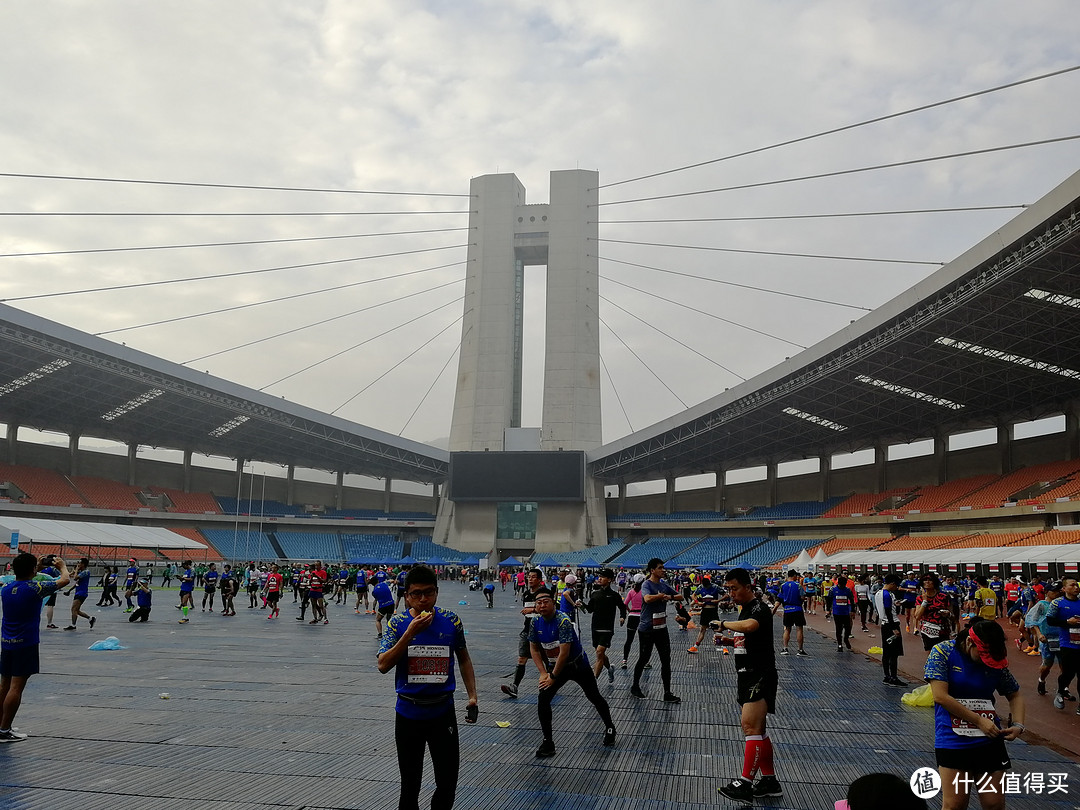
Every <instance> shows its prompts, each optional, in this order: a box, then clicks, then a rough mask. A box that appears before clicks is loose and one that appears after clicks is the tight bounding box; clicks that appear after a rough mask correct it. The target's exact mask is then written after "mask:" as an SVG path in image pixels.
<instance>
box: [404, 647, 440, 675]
mask: <svg viewBox="0 0 1080 810" xmlns="http://www.w3.org/2000/svg"><path fill="white" fill-rule="evenodd" d="M408 666H409V683H446V681H447V680H448V679H449V677H450V647H448V646H447V645H445V644H415V645H411V646H410V647H409V665H408Z"/></svg>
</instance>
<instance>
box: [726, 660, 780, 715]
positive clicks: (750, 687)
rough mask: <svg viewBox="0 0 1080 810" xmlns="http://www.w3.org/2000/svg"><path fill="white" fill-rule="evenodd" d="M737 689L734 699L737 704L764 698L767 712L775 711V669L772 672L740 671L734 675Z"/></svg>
mask: <svg viewBox="0 0 1080 810" xmlns="http://www.w3.org/2000/svg"><path fill="white" fill-rule="evenodd" d="M736 682H737V685H738V691H737V692H736V695H737V696H736V700H738V702H739V705H742V704H743V703H756V702H757V701H759V700H764V701H765V705H766V706H767V707H768V711H769V714H775V713H776V684H777V677H776V671H775V670H774V671H772V672H753V671H751V672H740V673H738V674H737V675H736Z"/></svg>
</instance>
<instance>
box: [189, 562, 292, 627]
mask: <svg viewBox="0 0 1080 810" xmlns="http://www.w3.org/2000/svg"><path fill="white" fill-rule="evenodd" d="M207 576H209V574H207ZM284 586H285V577H283V576H282V575H281V574H280V573H279V572H278V564H277V563H273V564H271V566H270V573H269V574H268V575H267V577H266V604H267V605H269V606H270V615H269V616H267V617H266V618H267V619H276V618H278V617H279V616H280V615H281V608H279V607H278V601H279V600H280V599H281V592H282V590H283V589H284Z"/></svg>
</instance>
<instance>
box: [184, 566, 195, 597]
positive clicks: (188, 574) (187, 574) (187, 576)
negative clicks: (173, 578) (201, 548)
mask: <svg viewBox="0 0 1080 810" xmlns="http://www.w3.org/2000/svg"><path fill="white" fill-rule="evenodd" d="M193 590H195V572H194V571H192V570H191V569H190V568H185V569H184V572H183V573H182V574H180V592H181V593H191V591H193Z"/></svg>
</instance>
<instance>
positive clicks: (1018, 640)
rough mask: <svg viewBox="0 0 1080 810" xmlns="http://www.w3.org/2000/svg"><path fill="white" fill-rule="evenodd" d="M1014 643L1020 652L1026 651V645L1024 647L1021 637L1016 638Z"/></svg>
mask: <svg viewBox="0 0 1080 810" xmlns="http://www.w3.org/2000/svg"><path fill="white" fill-rule="evenodd" d="M1013 644H1015V645H1016V649H1018V650H1020V652H1023V651H1024V647H1023V645H1022V644H1021V643H1020V639H1015V640H1014V641H1013Z"/></svg>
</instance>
